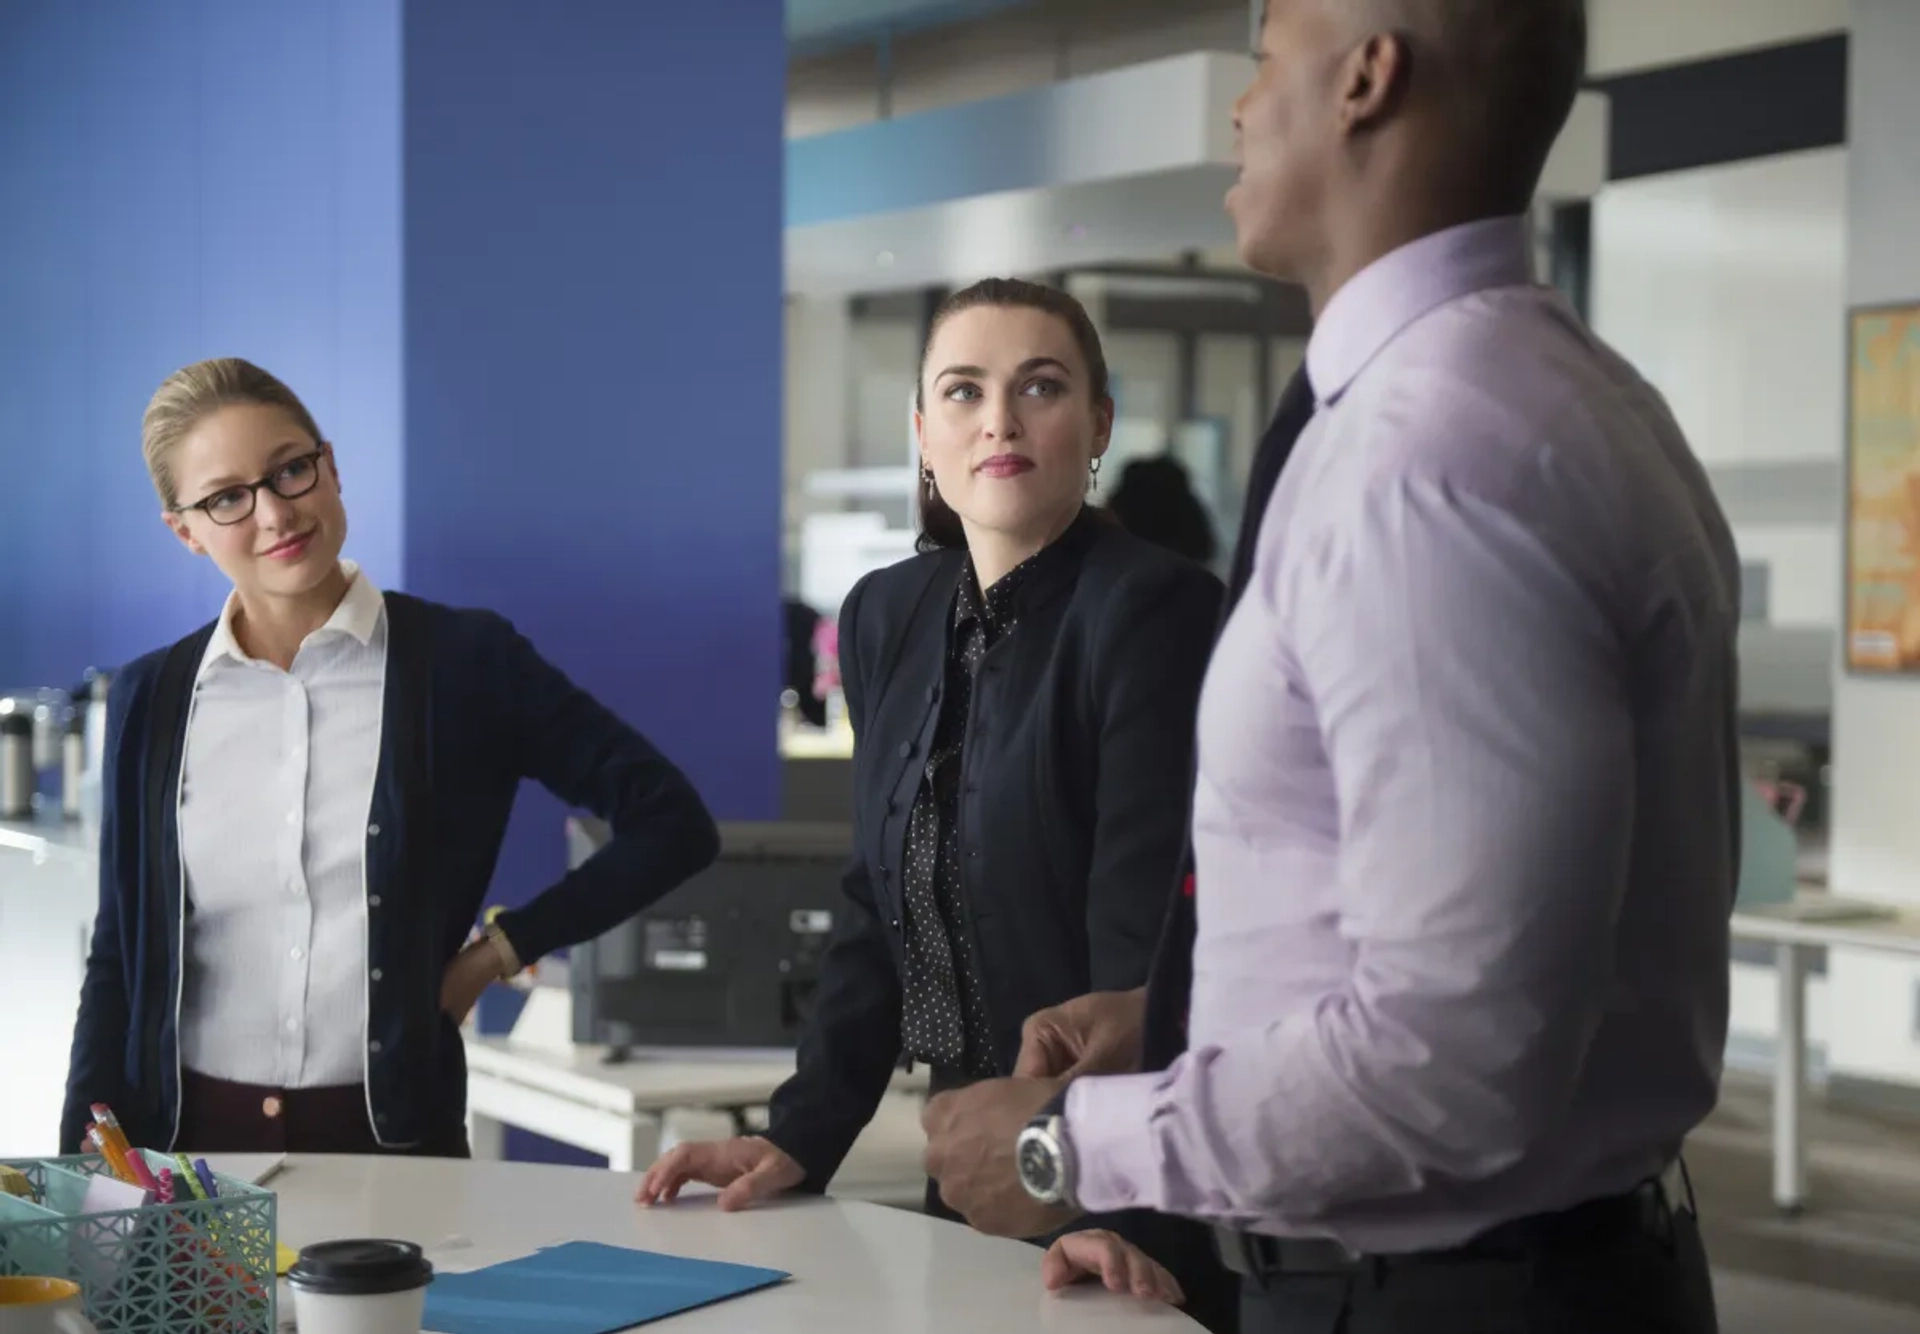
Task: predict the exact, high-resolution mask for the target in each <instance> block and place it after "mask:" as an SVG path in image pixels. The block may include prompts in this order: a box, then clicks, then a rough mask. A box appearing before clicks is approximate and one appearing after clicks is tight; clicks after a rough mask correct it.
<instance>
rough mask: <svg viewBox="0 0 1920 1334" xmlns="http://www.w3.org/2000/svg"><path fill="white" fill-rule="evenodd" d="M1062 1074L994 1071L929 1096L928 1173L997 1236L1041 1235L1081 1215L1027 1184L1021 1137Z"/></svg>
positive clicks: (961, 1209) (925, 1119)
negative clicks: (1020, 1075) (996, 1074)
mask: <svg viewBox="0 0 1920 1334" xmlns="http://www.w3.org/2000/svg"><path fill="white" fill-rule="evenodd" d="M1061 1083H1062V1081H1060V1080H1056V1079H988V1080H983V1081H982V1082H980V1083H978V1084H973V1085H970V1086H969V1087H967V1088H963V1089H958V1090H956V1091H955V1092H952V1093H942V1094H941V1095H940V1096H939V1097H937V1098H935V1099H933V1100H932V1101H931V1102H929V1103H928V1104H927V1110H926V1114H925V1115H924V1116H922V1117H921V1118H920V1123H921V1125H922V1126H924V1127H925V1128H926V1132H927V1175H928V1176H930V1177H932V1178H933V1179H934V1180H935V1181H936V1182H938V1183H939V1185H940V1198H941V1199H943V1200H945V1201H946V1202H947V1206H948V1207H949V1208H951V1209H953V1210H954V1211H955V1212H957V1213H958V1214H959V1215H960V1216H961V1217H962V1218H965V1219H966V1220H967V1222H968V1223H969V1224H971V1225H972V1226H974V1227H976V1228H978V1229H979V1230H980V1231H982V1232H988V1233H991V1234H993V1235H994V1236H996V1237H1037V1236H1039V1235H1040V1234H1041V1233H1043V1232H1051V1231H1053V1230H1054V1229H1055V1228H1059V1227H1065V1226H1066V1225H1067V1224H1068V1223H1071V1222H1072V1221H1073V1220H1074V1217H1075V1215H1074V1214H1073V1212H1072V1211H1071V1210H1067V1209H1055V1208H1050V1207H1049V1206H1047V1205H1044V1204H1041V1203H1040V1202H1039V1201H1037V1200H1035V1199H1034V1198H1033V1197H1032V1196H1031V1195H1029V1194H1027V1188H1026V1187H1025V1186H1022V1185H1021V1184H1020V1173H1019V1171H1018V1169H1017V1168H1016V1167H1015V1164H1014V1141H1015V1140H1016V1139H1018V1138H1019V1136H1020V1131H1021V1129H1022V1128H1023V1127H1025V1125H1026V1124H1027V1122H1029V1121H1031V1120H1033V1118H1034V1117H1035V1116H1036V1115H1038V1114H1039V1111H1040V1109H1041V1108H1042V1107H1045V1106H1046V1105H1047V1100H1048V1099H1049V1098H1051V1097H1053V1095H1054V1094H1055V1093H1057V1092H1059V1091H1060V1087H1061Z"/></svg>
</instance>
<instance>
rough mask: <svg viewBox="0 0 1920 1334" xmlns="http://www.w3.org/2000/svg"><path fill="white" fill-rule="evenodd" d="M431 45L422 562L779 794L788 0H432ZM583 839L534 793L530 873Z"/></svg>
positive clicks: (414, 293) (414, 303)
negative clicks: (537, 1)
mask: <svg viewBox="0 0 1920 1334" xmlns="http://www.w3.org/2000/svg"><path fill="white" fill-rule="evenodd" d="M406 52H407V77H406V114H405V124H406V176H405V181H406V186H405V189H406V201H407V206H406V255H407V269H406V309H407V320H406V363H407V452H406V470H407V477H406V494H407V504H406V534H407V562H406V586H407V587H408V588H409V589H411V590H412V591H414V592H416V593H419V594H421V595H423V596H425V597H430V598H437V599H441V600H444V601H448V602H454V603H467V604H474V603H477V604H481V605H485V606H489V607H492V608H494V609H496V610H498V611H500V612H502V613H504V614H506V615H507V616H509V617H511V618H512V619H513V621H514V622H515V623H516V624H517V625H518V626H519V627H520V629H521V630H522V632H523V633H525V634H526V635H527V636H528V637H529V638H531V639H532V640H533V642H534V643H535V645H537V646H538V647H539V648H540V649H541V650H542V651H543V652H544V653H546V654H547V656H549V657H550V658H552V659H554V660H555V661H557V662H558V663H559V664H560V665H561V666H562V667H563V668H565V669H566V670H567V671H568V672H569V673H570V674H571V675H572V676H573V677H574V678H575V679H576V680H578V681H579V682H581V683H582V684H583V685H585V686H586V687H587V688H588V689H590V690H591V691H593V692H594V693H595V694H596V695H598V696H599V697H600V698H601V699H603V700H604V701H606V702H607V703H609V704H610V705H612V706H613V707H614V708H615V709H616V710H618V711H619V712H620V713H621V714H622V715H623V716H625V717H626V718H627V719H629V720H630V721H632V722H634V723H635V724H637V725H638V726H640V727H641V728H642V730H644V731H645V732H647V733H648V735H649V736H651V737H652V738H653V739H654V740H655V742H656V743H658V744H659V745H660V746H661V747H663V748H664V749H665V750H666V751H667V753H668V754H669V755H671V756H673V757H674V758H675V759H676V760H679V761H680V762H681V763H683V764H684V766H685V767H686V768H687V769H688V770H689V771H690V772H691V774H692V776H693V778H694V781H695V782H696V783H697V784H698V786H699V788H700V790H701V791H702V792H703V793H704V794H706V796H707V799H708V801H709V803H710V804H711V805H712V806H713V807H714V809H715V811H716V812H717V813H718V814H719V815H720V816H721V817H722V818H727V817H733V818H757V819H771V818H773V817H774V816H775V815H777V813H778V811H777V805H778V793H779V770H778V757H777V752H776V743H775V726H776V715H777V709H778V703H777V701H778V697H779V640H778V632H779V588H780V582H779V580H780V575H779V552H780V508H779V506H780V479H781V462H780V457H781V456H780V432H781V417H780V405H781V399H780V394H781V350H780V338H781V260H780V244H781V208H782V198H781V176H782V166H783V154H784V147H783V142H782V125H783V117H784V107H785V65H786V55H785V44H784V35H783V29H782V11H781V4H780V0H729V3H727V4H725V5H715V4H694V5H653V4H631V3H627V2H626V0H589V2H586V3H569V4H565V5H533V4H526V3H524V2H523V0H414V3H411V4H409V5H408V7H407V18H406ZM561 849H562V833H561V810H560V808H559V806H558V804H557V803H555V802H553V801H552V800H551V799H549V798H547V797H546V796H545V794H543V793H542V794H534V793H531V792H529V794H528V795H527V797H525V798H523V800H522V803H521V810H520V811H519V813H518V815H517V818H516V823H515V826H514V832H513V834H512V835H511V836H510V841H509V846H508V848H507V850H506V853H505V855H504V857H503V862H502V874H501V876H500V878H499V879H498V881H497V884H498V887H499V890H500V892H501V894H502V895H503V896H505V897H506V898H507V899H508V900H513V899H518V898H521V897H524V896H526V895H528V894H530V893H532V892H534V891H536V890H537V889H539V888H542V887H544V885H545V884H546V883H547V882H548V881H549V880H550V879H551V878H552V877H553V875H554V873H555V871H556V869H557V861H558V857H559V855H560V851H561Z"/></svg>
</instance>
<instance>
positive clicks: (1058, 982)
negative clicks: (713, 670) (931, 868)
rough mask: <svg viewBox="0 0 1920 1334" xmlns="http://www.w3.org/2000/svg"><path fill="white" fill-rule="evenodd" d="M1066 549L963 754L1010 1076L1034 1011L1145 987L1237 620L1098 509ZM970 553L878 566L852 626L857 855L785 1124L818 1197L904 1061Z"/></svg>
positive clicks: (972, 868)
mask: <svg viewBox="0 0 1920 1334" xmlns="http://www.w3.org/2000/svg"><path fill="white" fill-rule="evenodd" d="M1060 541H1061V544H1062V546H1061V548H1060V549H1059V550H1058V551H1057V552H1055V553H1053V554H1054V555H1057V556H1059V557H1060V559H1049V560H1047V561H1045V562H1044V563H1043V564H1041V565H1040V566H1039V567H1037V568H1036V569H1035V570H1034V572H1033V574H1032V576H1031V578H1029V580H1028V581H1027V582H1026V584H1025V585H1023V587H1022V588H1021V590H1020V593H1019V595H1018V601H1017V603H1016V607H1017V614H1018V622H1019V623H1018V628H1017V629H1016V630H1015V631H1014V632H1013V633H1012V634H1010V635H1008V636H1007V637H1006V638H1005V639H1003V640H1001V641H1000V642H999V643H998V644H996V645H995V646H994V647H993V649H991V650H990V651H989V652H988V654H987V656H986V659H985V661H984V662H983V663H982V665H981V667H980V670H979V675H978V677H977V679H976V682H975V685H974V693H973V702H972V706H971V709H970V711H969V718H968V733H967V737H966V741H965V749H964V751H963V759H962V764H963V771H962V775H961V797H960V816H959V833H960V849H961V856H962V862H963V867H962V878H963V881H964V899H965V903H966V907H967V920H968V922H969V925H970V927H971V932H972V939H971V941H970V944H971V946H972V948H973V949H974V952H975V958H976V960H977V961H978V966H979V970H980V981H981V985H982V988H983V991H984V995H985V1000H986V1007H987V1011H988V1014H989V1017H990V1019H991V1021H992V1028H993V1035H994V1048H995V1051H994V1055H995V1058H996V1061H997V1064H998V1066H999V1069H1000V1072H1001V1073H1003V1074H1004V1073H1010V1072H1011V1070H1012V1067H1013V1062H1014V1059H1015V1057H1016V1056H1017V1054H1018V1052H1019V1049H1020V1029H1021V1025H1022V1023H1023V1022H1024V1021H1025V1020H1026V1018H1027V1016H1028V1015H1030V1014H1032V1013H1033V1012H1035V1011H1036V1010H1041V1009H1045V1008H1046V1007H1048V1006H1051V1005H1056V1004H1058V1003H1060V1002H1061V1001H1064V1000H1068V999H1070V998H1072V997H1074V996H1079V995H1083V994H1085V993H1087V992H1089V991H1103V990H1124V989H1127V988H1131V987H1137V986H1140V985H1141V984H1142V983H1143V982H1144V981H1145V980H1146V975H1147V967H1148V963H1149V961H1150V959H1151V957H1152V954H1153V947H1154V940H1155V938H1156V936H1157V935H1158V933H1159V929H1160V923H1161V918H1162V916H1163V914H1164V912H1165V909H1166V902H1167V891H1168V886H1169V885H1171V884H1172V883H1173V878H1174V874H1175V871H1176V869H1177V866H1178V864H1179V862H1180V859H1181V856H1182V854H1183V851H1184V849H1185V847H1186V839H1187V832H1186V822H1187V813H1188V807H1189V797H1190V781H1191V777H1192V768H1191V765H1192V752H1193V735H1194V720H1195V714H1196V711H1197V704H1198V700H1199V694H1200V683H1201V679H1202V677H1203V675H1204V673H1205V670H1206V662H1207V654H1208V650H1209V647H1210V645H1211V643H1212V637H1213V629H1214V623H1215V621H1216V620H1217V619H1218V616H1219V610H1220V598H1221V587H1220V583H1219V581H1218V580H1217V579H1215V578H1214V576H1213V575H1212V574H1210V573H1208V572H1207V571H1206V570H1204V569H1202V568H1201V567H1199V566H1198V565H1194V564H1191V563H1189V562H1187V561H1185V560H1182V559H1181V558H1179V557H1177V556H1174V555H1172V554H1170V553H1168V552H1165V551H1162V550H1160V549H1158V548H1156V547H1152V546H1149V545H1148V544H1147V543H1145V542H1142V541H1140V540H1139V539H1137V538H1134V537H1131V536H1129V535H1127V534H1126V533H1124V532H1122V531H1121V530H1120V529H1119V528H1118V527H1116V526H1113V525H1112V524H1110V523H1108V522H1106V521H1104V520H1102V519H1100V518H1097V517H1095V516H1094V515H1093V514H1092V513H1091V512H1088V513H1084V514H1082V516H1081V518H1080V519H1079V520H1078V521H1077V522H1076V523H1075V525H1074V526H1073V527H1072V528H1071V529H1070V530H1069V531H1068V533H1067V534H1066V535H1065V536H1064V537H1062V538H1061V539H1060ZM966 560H967V556H966V554H965V553H964V552H961V551H947V552H938V553H934V554H929V555H922V556H918V557H915V558H914V559H912V560H909V561H906V562H904V563H902V564H899V565H895V566H893V567H891V568H889V569H886V570H881V571H879V572H877V573H875V574H872V575H869V576H868V577H867V578H866V579H864V580H862V581H861V582H860V584H859V585H858V586H857V587H856V588H855V589H854V590H853V592H852V593H851V594H849V595H848V597H847V601H846V604H845V606H844V607H843V608H842V609H841V613H840V671H841V679H842V683H843V687H844V689H845V692H846V698H847V707H848V711H849V713H850V715H851V718H852V721H853V727H854V734H855V737H856V745H855V750H854V762H853V767H854V846H855V853H854V858H853V864H852V866H851V867H850V868H849V870H848V872H847V875H846V882H845V883H846V902H845V904H844V905H843V909H842V911H841V913H840V914H839V920H838V922H837V923H836V925H835V934H834V937H833V940H832V944H831V946H830V947H829V951H828V954H827V958H826V960H825V963H824V966H823V968H822V971H821V978H820V987H819V991H818V994H817V997H816V1000H815V1009H814V1014H813V1019H812V1022H811V1023H810V1025H809V1026H808V1029H807V1032H806V1034H805V1035H804V1037H803V1038H802V1040H801V1043H800V1053H799V1068H798V1071H797V1072H796V1073H795V1075H794V1077H793V1078H792V1079H791V1080H789V1081H788V1082H787V1083H786V1084H785V1085H784V1086H783V1087H782V1088H781V1089H780V1090H779V1092H778V1093H776V1094H775V1095H774V1098H773V1104H772V1108H771V1124H770V1128H769V1130H768V1132H767V1137H768V1138H769V1139H770V1140H772V1141H773V1142H774V1143H775V1144H777V1145H779V1146H780V1147H781V1148H782V1149H784V1150H785V1151H786V1152H787V1153H789V1154H790V1155H791V1156H792V1157H793V1158H794V1159H795V1160H796V1161H798V1162H799V1163H800V1164H801V1165H802V1166H803V1167H804V1168H805V1169H806V1171H807V1178H806V1184H807V1186H808V1187H810V1188H812V1189H816V1190H820V1189H825V1187H826V1185H827V1183H828V1181H829V1180H830V1179H831V1178H832V1176H833V1174H834V1172H835V1170H836V1169H837V1168H838V1167H839V1166H840V1162H841V1160H842V1159H843V1158H844V1157H845V1156H846V1153H847V1151H848V1149H849V1148H851V1147H852V1145H853V1142H854V1139H855V1138H856V1137H857V1136H858V1135H859V1133H860V1131H861V1129H862V1127H864V1126H865V1125H866V1123H867V1121H868V1120H869V1119H870V1118H871V1117H872V1115H873V1112H874V1109H875V1108H876V1106H877V1105H878V1104H879V1101H880V1098H881V1095H882V1094H883V1093H884V1092H885V1091H886V1088H887V1084H888V1081H889V1078H890V1077H891V1073H892V1071H893V1069H894V1067H895V1065H896V1064H897V1063H898V1061H899V1059H900V1055H901V1037H900V1029H901V978H902V976H903V970H904V968H905V962H904V946H903V938H902V934H901V928H900V917H901V911H902V909H901V894H902V877H901V873H900V866H901V863H902V861H903V859H904V850H905V847H906V840H907V819H908V813H909V811H910V810H911V809H912V806H913V801H914V796H915V793H916V791H917V790H918V787H919V784H920V780H921V775H922V773H923V771H924V768H925V765H926V757H927V748H928V746H929V745H930V744H931V743H932V740H933V731H934V727H935V724H936V723H937V721H938V719H939V714H940V695H941V690H942V688H943V685H944V681H945V672H946V661H947V655H948V646H949V642H950V636H951V626H952V615H953V601H954V592H955V589H956V588H957V587H958V583H959V580H960V577H961V574H962V572H963V571H964V569H965V562H966Z"/></svg>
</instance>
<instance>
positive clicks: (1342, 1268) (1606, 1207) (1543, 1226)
mask: <svg viewBox="0 0 1920 1334" xmlns="http://www.w3.org/2000/svg"><path fill="white" fill-rule="evenodd" d="M1694 1212H1695V1206H1694V1202H1693V1188H1692V1186H1691V1184H1690V1183H1689V1182H1688V1181H1687V1177H1686V1171H1685V1169H1684V1168H1682V1167H1681V1166H1680V1164H1678V1163H1675V1164H1674V1165H1673V1166H1672V1167H1670V1168H1668V1169H1667V1170H1666V1171H1665V1172H1663V1173H1661V1174H1660V1175H1659V1176H1657V1177H1654V1178H1652V1179H1650V1180H1647V1181H1643V1182H1641V1183H1640V1184H1639V1185H1638V1186H1636V1187H1634V1188H1633V1189H1632V1190H1630V1191H1628V1192H1627V1193H1626V1194H1624V1195H1608V1196H1605V1197H1603V1198H1601V1199H1597V1200H1588V1201H1587V1202H1586V1203H1585V1204H1576V1205H1574V1206H1573V1207H1572V1208H1571V1209H1562V1210H1560V1211H1558V1212H1556V1213H1548V1214H1534V1215H1531V1216H1529V1217H1527V1218H1516V1219H1513V1220H1512V1221H1510V1222H1506V1223H1501V1224H1499V1225H1498V1226H1497V1227H1493V1228H1489V1229H1488V1230H1487V1231H1485V1232H1483V1233H1481V1234H1480V1235H1479V1236H1477V1237H1475V1238H1473V1239H1472V1240H1471V1241H1468V1242H1465V1243H1464V1244H1462V1245H1459V1246H1454V1247H1448V1248H1445V1249H1440V1250H1431V1251H1414V1252H1408V1253H1402V1254H1394V1255H1369V1254H1365V1253H1362V1252H1356V1251H1353V1250H1350V1249H1348V1248H1347V1247H1346V1246H1343V1245H1342V1244H1340V1243H1339V1242H1337V1241H1329V1240H1325V1239H1320V1238H1310V1239H1299V1240H1296V1239H1292V1238H1286V1237H1268V1236H1262V1235H1261V1234H1259V1233H1257V1232H1238V1231H1235V1230H1234V1229H1232V1228H1227V1227H1216V1228H1214V1230H1213V1244H1214V1248H1215V1249H1216V1250H1218V1251H1219V1253H1220V1261H1221V1263H1222V1264H1224V1265H1226V1267H1227V1268H1228V1269H1230V1270H1232V1271H1233V1272H1234V1273H1236V1274H1239V1275H1240V1276H1241V1277H1243V1278H1258V1279H1266V1278H1275V1277H1278V1276H1280V1275H1283V1274H1351V1273H1355V1272H1357V1271H1359V1270H1361V1269H1365V1268H1382V1267H1390V1266H1393V1265H1399V1264H1434V1263H1445V1262H1447V1261H1468V1260H1489V1259H1515V1258H1518V1257H1521V1256H1525V1255H1531V1254H1535V1253H1538V1252H1540V1251H1543V1250H1546V1249H1549V1248H1553V1247H1565V1246H1568V1245H1578V1244H1581V1243H1583V1242H1603V1241H1607V1240H1611V1239H1616V1238H1619V1237H1622V1236H1626V1235H1630V1234H1633V1233H1644V1234H1646V1235H1649V1236H1653V1237H1657V1238H1661V1239H1665V1238H1668V1237H1671V1235H1672V1230H1673V1218H1674V1215H1675V1214H1692V1213H1694Z"/></svg>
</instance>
